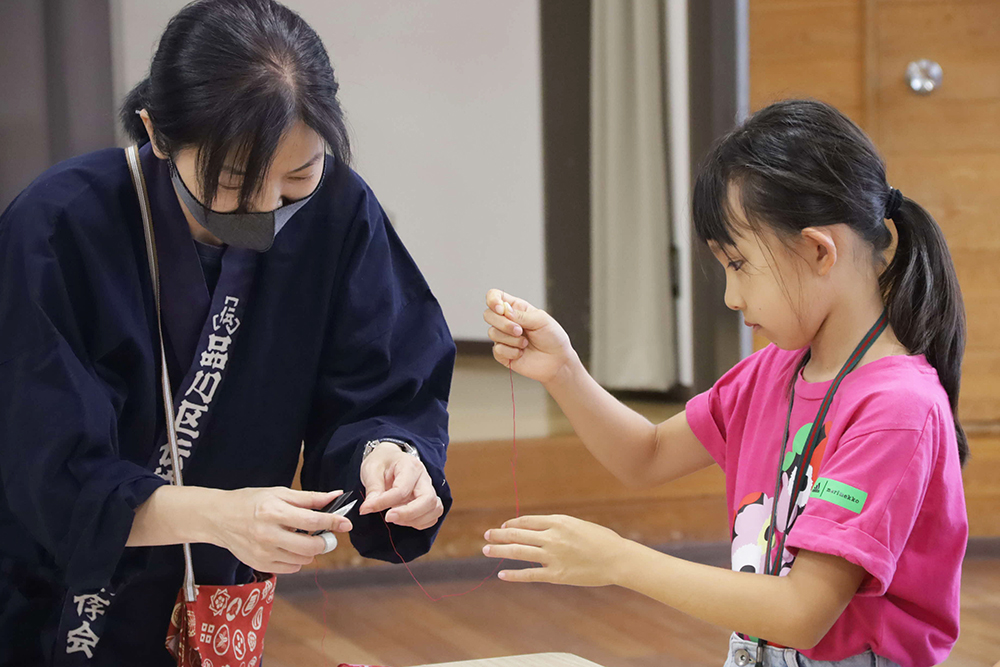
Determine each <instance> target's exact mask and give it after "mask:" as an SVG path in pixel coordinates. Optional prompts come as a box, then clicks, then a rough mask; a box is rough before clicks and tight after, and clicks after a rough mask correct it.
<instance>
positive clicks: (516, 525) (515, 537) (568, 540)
mask: <svg viewBox="0 0 1000 667" xmlns="http://www.w3.org/2000/svg"><path fill="white" fill-rule="evenodd" d="M485 537H486V541H487V542H488V544H487V545H486V546H485V547H483V553H484V554H486V555H487V556H489V557H490V558H509V559H511V560H523V561H527V562H530V563H538V564H540V565H541V567H534V568H528V569H524V570H502V571H501V572H500V574H499V576H500V578H501V579H503V580H505V581H516V582H529V581H541V582H546V583H550V584H567V585H569V586H609V585H612V584H616V583H618V575H617V571H616V564H617V563H618V562H619V561H621V558H619V555H620V554H621V552H622V550H623V549H624V547H625V546H626V545H627V544H629V542H628V540H626V539H624V538H623V537H621V536H619V535H618V533H616V532H614V531H613V530H611V529H610V528H605V527H604V526H598V525H597V524H595V523H589V522H587V521H583V520H581V519H575V518H573V517H571V516H561V515H555V516H522V517H518V518H517V519H511V520H510V521H508V522H506V523H504V524H503V526H501V527H500V528H494V529H492V530H488V531H486V535H485Z"/></svg>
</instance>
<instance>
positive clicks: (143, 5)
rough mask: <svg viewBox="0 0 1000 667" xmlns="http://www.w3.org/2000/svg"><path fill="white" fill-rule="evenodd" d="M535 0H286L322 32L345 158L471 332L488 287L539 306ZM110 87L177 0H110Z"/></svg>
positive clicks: (478, 332)
mask: <svg viewBox="0 0 1000 667" xmlns="http://www.w3.org/2000/svg"><path fill="white" fill-rule="evenodd" d="M538 2H539V0H503V1H502V2H496V1H494V0H363V1H360V0H287V1H286V4H287V5H288V6H289V7H291V8H292V9H294V10H296V11H298V12H299V13H301V14H302V16H303V17H304V18H305V19H306V21H308V22H309V23H310V25H312V26H313V27H314V28H315V29H316V31H317V32H318V33H319V35H320V36H321V37H322V38H323V41H324V43H325V44H326V48H327V51H328V52H329V53H330V58H331V60H332V61H333V66H334V70H335V71H336V73H337V77H338V79H339V81H340V84H341V100H342V103H343V105H344V109H345V111H346V113H347V119H348V122H349V125H350V128H351V132H352V139H353V141H354V151H355V168H356V169H357V170H358V171H359V172H360V173H361V175H362V176H363V177H364V178H365V179H366V180H367V181H368V183H369V184H370V185H371V186H372V188H373V189H374V190H375V193H376V194H377V195H378V197H379V200H380V201H381V202H382V205H383V207H384V208H385V209H386V211H387V212H388V213H389V216H390V218H391V219H392V221H393V223H394V224H395V225H396V228H397V230H398V231H399V234H400V236H401V237H402V238H403V241H404V242H405V243H406V246H407V248H409V250H410V252H411V253H412V254H413V256H414V258H415V259H416V261H417V263H418V264H419V265H420V267H421V269H422V270H423V272H424V275H425V276H426V277H427V280H428V282H429V283H430V285H431V288H432V289H433V290H434V293H435V294H436V295H437V297H438V299H439V300H440V301H441V304H442V307H443V308H444V312H445V316H446V317H447V319H448V323H449V325H450V326H451V329H452V333H453V334H454V336H455V338H458V339H462V340H485V339H486V336H485V332H486V326H485V325H484V324H483V322H482V315H481V314H482V311H483V309H484V307H485V305H484V302H483V297H484V295H485V292H486V290H487V289H488V288H490V287H499V288H501V289H504V290H507V291H508V292H511V293H513V294H517V295H519V296H522V297H524V298H526V299H528V300H529V301H531V302H532V303H534V304H535V305H537V306H539V307H545V298H544V295H545V264H544V247H543V200H542V187H543V183H542V139H541V60H540V45H539V18H538V17H539V8H538ZM111 5H112V35H113V40H114V44H113V58H114V65H115V72H114V81H115V95H116V98H117V99H119V100H120V99H121V98H122V97H123V96H124V94H125V93H126V92H127V91H128V89H129V88H130V87H131V86H132V85H133V84H134V83H136V82H137V81H138V80H139V79H140V78H141V77H142V76H143V75H144V74H145V73H146V71H147V70H148V67H149V60H150V58H151V57H152V54H153V51H154V49H155V41H156V39H157V38H158V37H159V35H160V33H161V32H162V31H163V28H164V26H165V25H166V22H167V20H168V19H169V18H170V16H172V15H173V14H174V13H175V12H176V11H177V10H178V9H180V7H182V6H183V5H184V2H183V1H182V0H158V2H149V0H112V2H111Z"/></svg>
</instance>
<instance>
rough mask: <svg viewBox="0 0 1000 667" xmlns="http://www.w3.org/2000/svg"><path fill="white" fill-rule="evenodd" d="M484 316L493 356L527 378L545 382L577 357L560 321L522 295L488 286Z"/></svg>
mask: <svg viewBox="0 0 1000 667" xmlns="http://www.w3.org/2000/svg"><path fill="white" fill-rule="evenodd" d="M483 319H484V320H485V321H486V323H487V324H489V325H490V329H489V332H488V334H489V337H490V340H492V341H493V357H494V358H495V359H496V360H497V361H499V362H500V363H501V364H503V365H504V366H509V367H510V368H511V369H513V370H514V371H516V372H517V373H519V374H520V375H523V376H525V377H527V378H531V379H532V380H538V381H539V382H541V383H542V384H547V383H549V382H551V381H552V380H553V379H555V378H556V376H557V375H558V374H559V372H560V371H561V370H562V369H564V368H567V367H568V366H569V364H570V362H572V361H573V360H574V359H575V358H576V352H575V351H574V350H573V346H572V345H571V344H570V340H569V336H568V335H566V332H565V331H564V330H563V328H562V327H561V326H559V323H558V322H556V321H555V319H553V317H552V316H551V315H549V314H548V313H546V312H545V311H544V310H541V309H539V308H535V307H534V306H532V305H531V304H530V303H528V302H527V301H525V300H524V299H519V298H517V297H514V296H511V295H509V294H507V293H505V292H501V291H500V290H498V289H491V290H490V291H489V292H487V293H486V311H485V312H484V313H483Z"/></svg>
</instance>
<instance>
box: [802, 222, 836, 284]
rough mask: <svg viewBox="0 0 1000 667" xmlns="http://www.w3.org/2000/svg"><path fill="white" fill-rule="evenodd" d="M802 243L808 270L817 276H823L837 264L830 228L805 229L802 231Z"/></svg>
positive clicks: (834, 243) (834, 242)
mask: <svg viewBox="0 0 1000 667" xmlns="http://www.w3.org/2000/svg"><path fill="white" fill-rule="evenodd" d="M802 243H803V244H804V246H805V247H804V250H805V252H803V253H802V256H803V257H804V258H805V260H806V263H807V264H808V265H809V268H810V269H812V270H813V271H814V272H815V273H816V275H817V276H825V275H827V274H828V273H830V271H831V270H832V269H833V267H834V265H835V264H836V263H837V243H836V241H835V240H834V237H833V234H832V233H831V228H830V227H806V228H805V229H803V230H802Z"/></svg>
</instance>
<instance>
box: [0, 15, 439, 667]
mask: <svg viewBox="0 0 1000 667" xmlns="http://www.w3.org/2000/svg"><path fill="white" fill-rule="evenodd" d="M336 93H337V83H336V81H335V79H334V74H333V70H332V69H331V66H330V63H329V59H328V57H327V54H326V52H325V50H324V48H323V45H322V43H321V41H320V39H319V37H318V36H317V35H316V33H315V32H314V31H313V30H312V29H311V28H310V27H309V26H308V25H307V24H306V23H305V22H304V21H303V20H302V19H301V18H300V17H299V16H298V15H296V14H295V13H293V12H291V11H290V10H288V9H287V8H285V7H284V6H282V5H280V4H278V3H276V2H273V1H272V0H225V1H222V0H202V1H200V2H195V3H192V4H191V5H188V6H187V7H185V8H184V9H183V10H182V11H181V12H180V13H179V14H178V15H177V16H175V17H174V18H173V19H172V20H171V21H170V23H169V25H168V26H167V28H166V31H165V32H164V34H163V36H162V38H161V40H160V43H159V46H158V48H157V51H156V54H155V56H154V58H153V61H152V65H151V68H150V75H149V78H148V79H146V80H145V81H143V82H142V83H140V84H139V85H138V86H137V87H136V88H135V90H133V91H132V92H131V93H130V94H129V96H128V98H127V99H126V100H125V102H124V104H123V107H122V119H123V121H124V123H125V126H126V129H127V131H128V133H129V134H130V136H131V137H132V138H133V139H134V140H135V141H136V142H137V143H141V144H144V145H143V146H142V148H141V149H140V151H139V155H140V163H141V168H142V172H143V175H144V177H145V180H146V183H147V186H148V189H149V198H150V201H151V206H152V218H153V230H154V235H155V239H156V246H157V247H156V255H157V257H158V260H159V264H160V275H161V279H160V285H159V290H160V294H161V301H162V308H161V311H162V317H163V331H164V334H163V345H164V348H165V350H166V361H167V367H168V369H169V372H168V375H169V377H170V379H171V384H172V386H173V388H174V392H175V397H176V398H175V408H176V409H177V418H176V423H177V426H178V433H179V434H180V438H181V440H180V446H181V455H182V458H181V462H182V465H181V470H182V471H183V477H184V483H185V486H184V487H176V486H171V485H170V481H171V479H172V477H173V470H172V465H171V461H170V456H169V447H167V446H166V445H165V443H166V435H165V426H164V425H165V421H164V410H163V407H162V394H161V392H160V391H159V373H158V371H159V368H160V356H159V355H160V340H159V335H158V333H157V314H156V308H155V305H154V303H155V302H154V288H153V285H152V283H151V280H150V278H149V271H148V266H147V254H146V248H145V245H144V243H145V242H144V237H143V224H142V221H141V217H140V209H139V202H138V198H137V195H136V192H135V190H134V188H133V184H132V180H131V178H130V175H129V168H128V165H127V163H126V159H125V155H124V153H123V151H122V150H120V149H109V150H105V151H99V152H97V153H92V154H89V155H85V156H82V157H79V158H75V159H72V160H69V161H67V162H64V163H62V164H60V165H57V166H56V167H54V168H52V169H50V170H49V171H48V172H46V173H45V174H43V175H42V176H40V177H39V178H38V179H37V180H36V181H35V182H34V183H33V184H32V185H30V186H29V187H28V188H27V189H26V190H25V191H24V192H23V193H22V194H21V195H20V196H19V197H18V198H17V199H16V200H15V201H14V202H13V203H12V204H11V206H10V207H9V208H8V209H7V211H6V212H5V213H4V214H3V217H2V218H0V257H3V260H2V264H0V284H2V285H3V287H2V290H0V322H3V325H2V326H0V482H2V493H0V664H5V665H6V664H54V663H60V664H62V663H66V662H80V661H83V664H94V665H112V664H114V665H121V664H143V665H157V664H163V665H166V664H170V660H171V659H170V656H169V654H168V653H167V652H166V650H165V649H164V637H165V635H166V630H167V626H168V622H169V617H170V612H171V609H172V606H173V603H174V601H175V599H176V596H177V592H178V589H179V587H180V585H181V581H182V578H183V562H184V561H183V558H182V555H181V547H180V546H179V545H180V544H182V543H192V550H193V562H194V568H195V580H196V582H197V583H199V584H233V583H246V582H248V581H250V579H251V577H252V574H253V572H252V571H253V570H258V571H261V572H274V573H288V572H295V571H297V570H299V569H300V568H301V567H302V566H303V565H307V564H309V563H311V562H312V560H313V558H314V557H315V556H316V555H318V554H320V553H322V552H323V551H324V550H325V549H326V548H327V547H326V545H327V542H325V541H324V539H323V538H322V537H316V536H313V535H310V534H301V533H299V532H297V531H306V532H307V533H314V532H316V531H320V530H335V531H338V532H345V531H348V530H350V531H351V539H352V541H353V543H354V545H355V546H356V547H357V549H358V550H359V551H360V552H361V553H362V554H363V555H365V556H367V557H371V558H380V559H384V560H398V557H397V556H396V554H395V552H394V549H393V546H392V545H391V544H390V540H389V533H388V531H387V526H386V525H385V524H384V523H383V517H382V515H381V514H379V513H380V512H381V511H383V510H388V512H386V513H385V520H386V521H388V522H389V523H391V524H395V525H394V526H393V528H392V533H393V535H392V537H393V539H394V541H395V549H397V550H398V552H399V554H400V555H401V556H402V557H403V558H404V559H407V560H409V559H411V558H414V557H416V556H419V555H421V554H423V553H425V552H426V551H427V550H428V549H429V548H430V546H431V543H432V542H433V540H434V536H435V534H436V532H437V529H438V527H439V526H440V523H441V520H442V519H443V517H444V515H445V513H446V512H447V509H448V507H449V506H450V504H451V495H450V491H449V489H448V486H447V483H446V482H445V479H444V473H443V469H444V462H445V448H446V444H447V413H446V407H447V398H448V390H449V386H450V382H451V372H452V366H453V361H454V345H453V342H452V339H451V336H450V335H449V332H448V329H447V327H446V325H445V322H444V319H443V317H442V314H441V310H440V308H439V306H438V304H437V302H436V301H435V299H434V297H433V296H432V295H431V293H430V291H429V289H428V287H427V284H426V283H425V282H424V280H423V278H422V277H421V275H420V272H419V271H418V270H417V267H416V266H415V265H414V263H413V261H412V259H411V258H410V257H409V255H408V254H407V252H406V250H405V249H404V248H403V246H402V244H401V243H400V241H399V239H398V238H397V237H396V235H395V233H394V232H393V230H392V228H391V227H390V226H389V224H388V222H387V221H386V219H385V214H384V212H383V211H382V209H381V207H380V206H379V204H378V202H377V201H376V199H375V196H374V195H373V194H372V192H371V190H370V189H369V188H368V186H367V185H366V184H365V183H364V182H363V181H362V180H361V178H360V177H358V175H357V174H355V173H354V172H352V171H351V170H350V169H349V167H348V166H347V162H348V157H349V151H348V142H347V133H346V130H345V127H344V121H343V117H342V114H341V109H340V105H339V103H338V101H337V97H336ZM303 442H304V464H303V468H302V477H301V479H302V485H303V488H305V489H308V491H295V490H291V489H289V488H287V487H288V485H289V484H291V482H292V478H293V476H294V473H295V469H296V466H297V463H298V460H299V453H300V451H302V450H301V447H302V443H303ZM354 489H356V490H357V492H360V494H361V495H363V496H364V498H365V500H364V502H363V504H362V505H361V507H360V513H358V514H357V515H356V516H355V519H354V521H353V522H352V521H350V520H349V519H347V518H341V517H336V516H332V515H329V514H324V513H320V512H314V511H311V510H317V509H320V508H322V507H323V506H324V505H326V504H327V503H328V502H329V501H330V500H331V499H332V498H333V497H334V496H335V495H337V492H338V491H339V490H354ZM331 491H332V492H331Z"/></svg>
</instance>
